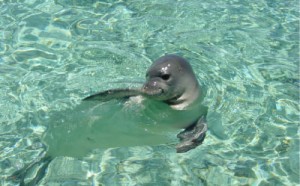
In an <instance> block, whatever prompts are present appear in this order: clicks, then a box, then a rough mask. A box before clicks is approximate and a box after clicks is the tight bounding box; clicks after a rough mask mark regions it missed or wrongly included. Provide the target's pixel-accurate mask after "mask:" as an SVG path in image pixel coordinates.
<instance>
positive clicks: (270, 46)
mask: <svg viewBox="0 0 300 186" xmlns="http://www.w3.org/2000/svg"><path fill="white" fill-rule="evenodd" d="M0 30H1V32H0V86H1V89H0V93H1V99H0V172H1V174H0V175H1V185H12V183H11V182H10V181H8V180H6V179H5V178H6V176H7V175H10V174H11V173H12V172H13V171H14V170H16V169H18V168H21V167H23V166H24V165H25V164H27V163H29V162H32V161H33V160H34V159H35V158H36V157H38V156H39V154H40V153H41V152H42V151H43V149H44V145H43V143H42V136H43V135H45V134H46V133H47V129H49V128H50V127H51V123H62V124H63V123H66V122H65V120H66V121H73V120H74V119H73V120H72V119H69V120H68V119H66V117H68V118H80V115H81V114H83V118H84V114H85V112H81V111H82V110H80V112H79V111H78V112H71V111H74V110H75V111H76V108H77V107H78V105H80V103H81V101H80V100H81V99H82V98H83V97H85V96H87V95H89V94H91V93H94V92H97V91H100V90H105V89H109V88H113V87H118V86H119V85H120V83H116V84H114V83H108V82H124V81H126V82H135V81H139V82H140V81H141V80H142V81H143V79H144V75H145V71H146V69H147V68H148V67H149V66H150V64H151V62H152V61H154V60H155V59H157V58H158V57H160V56H162V55H163V54H165V53H177V54H180V55H182V56H183V57H185V58H186V59H188V60H189V61H190V63H191V64H192V66H193V68H194V70H195V72H196V75H197V77H198V80H199V82H200V83H201V84H202V85H203V86H204V87H205V88H206V89H207V94H206V96H205V98H204V101H203V104H205V105H206V106H208V108H209V111H208V124H209V132H208V133H207V137H206V139H205V141H204V144H203V145H201V146H199V147H198V148H197V149H195V150H193V151H190V152H188V153H185V154H176V153H175V151H174V147H173V146H172V145H168V144H163V145H146V146H142V145H141V146H137V147H123V148H111V149H98V150H97V149H95V151H94V152H92V153H91V154H89V155H86V156H85V157H83V158H80V159H77V158H72V157H70V156H58V157H56V158H55V159H54V161H53V162H51V164H50V166H49V169H48V172H47V174H46V175H45V177H44V178H43V179H42V182H41V185H43V184H44V185H45V184H48V185H49V184H70V185H76V184H78V185H98V184H103V185H261V186H262V185H296V184H299V145H300V144H299V2H298V1H295V0H291V1H279V0H275V1H274V0H254V1H235V0H225V1H218V0H216V1H208V0H204V1H197V0H191V1H179V0H178V1H174V0H157V1H143V0H137V1H130V0H128V1H109V0H107V1H97V0H89V1H79V0H55V1H46V2H44V1H40V0H19V1H3V2H0ZM124 86H127V85H124ZM130 86H133V83H131V84H130ZM116 104H117V103H116ZM117 108H123V106H122V105H117V106H116V109H117ZM108 112H109V111H108ZM111 112H113V110H112V111H111ZM62 113H69V114H68V115H67V116H61V115H60V114H62ZM109 115H110V114H106V115H104V116H109ZM62 119H65V120H63V121H60V120H62ZM67 124H68V125H70V124H71V123H67ZM175 135H176V132H174V136H175ZM32 174H34V171H33V173H32ZM29 177H30V176H29Z"/></svg>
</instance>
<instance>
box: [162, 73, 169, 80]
mask: <svg viewBox="0 0 300 186" xmlns="http://www.w3.org/2000/svg"><path fill="white" fill-rule="evenodd" d="M161 78H162V79H163V80H168V79H170V75H169V74H164V75H162V76H161Z"/></svg>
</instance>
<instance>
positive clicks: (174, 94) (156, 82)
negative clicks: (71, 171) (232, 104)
mask: <svg viewBox="0 0 300 186" xmlns="http://www.w3.org/2000/svg"><path fill="white" fill-rule="evenodd" d="M135 96H141V97H144V98H146V99H149V100H155V101H157V102H159V103H162V105H165V106H164V107H163V108H166V107H168V108H169V110H170V112H172V113H173V114H171V115H169V116H172V118H169V119H170V120H169V121H171V122H169V123H170V125H172V126H174V127H175V128H182V129H183V131H181V132H180V133H179V134H178V135H177V137H178V138H179V140H180V142H179V143H178V144H177V146H176V151H177V152H179V153H180V152H186V151H189V150H191V149H194V148H196V147H197V146H198V145H200V144H201V143H202V142H203V140H204V138H205V133H206V131H207V124H206V120H205V117H206V112H207V108H206V107H204V106H202V105H201V100H202V99H203V93H202V90H201V87H200V85H199V83H198V81H197V78H196V76H195V74H194V72H193V70H192V67H191V65H190V64H189V63H188V62H187V61H186V60H185V59H184V58H182V57H180V56H177V55H165V56H163V57H161V58H159V59H158V60H156V61H155V62H154V63H153V64H152V65H151V66H150V67H149V69H148V70H147V72H146V82H145V83H144V84H143V86H142V87H140V88H125V89H111V90H106V91H103V92H99V93H96V94H94V95H91V96H88V97H86V98H84V99H83V101H94V100H99V101H109V100H112V99H122V98H130V97H135ZM159 114H160V113H154V115H155V116H158V117H157V120H158V123H159V122H160V121H161V120H163V117H160V115H159ZM161 122H162V123H163V121H161ZM82 127H83V128H84V126H81V128H82ZM81 128H80V129H79V130H81ZM112 128H113V127H112ZM59 129H60V128H58V130H59ZM159 130H161V129H160V128H159ZM93 132H94V133H95V135H96V133H97V131H93ZM104 132H105V131H104ZM76 134H77V133H76ZM76 134H75V136H72V137H75V138H76V139H77V138H78V137H76ZM107 135H112V136H110V137H114V135H119V134H118V133H115V134H110V133H109V134H107ZM50 137H53V136H52V135H51V134H50ZM61 137H62V138H63V137H64V136H61ZM150 137H151V136H150ZM103 138H105V136H103ZM78 139H79V140H80V139H81V138H78ZM95 141H96V142H97V141H98V142H99V140H95ZM134 141H136V139H134ZM50 150H51V148H50ZM53 156H55V155H52V154H51V152H50V153H48V152H47V153H44V155H43V156H41V157H40V159H38V160H36V161H34V162H32V163H31V164H29V165H27V166H25V167H24V168H23V169H21V170H18V171H16V172H15V173H14V174H13V175H11V176H10V179H13V180H21V182H20V183H21V185H22V184H24V178H25V176H26V174H27V172H29V170H30V169H31V168H32V167H34V166H35V165H36V164H41V165H42V166H41V168H40V170H39V172H38V174H37V176H36V177H35V178H34V179H33V180H32V181H30V183H32V185H34V184H35V183H38V182H39V180H41V179H42V175H43V174H44V173H45V170H46V169H47V167H48V165H49V163H50V162H51V160H52V159H53V158H54V157H53Z"/></svg>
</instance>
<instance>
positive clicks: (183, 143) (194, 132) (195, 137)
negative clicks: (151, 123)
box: [176, 116, 207, 153]
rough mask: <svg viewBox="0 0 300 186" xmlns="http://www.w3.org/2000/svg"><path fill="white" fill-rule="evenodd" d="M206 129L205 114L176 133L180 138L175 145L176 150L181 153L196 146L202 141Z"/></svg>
mask: <svg viewBox="0 0 300 186" xmlns="http://www.w3.org/2000/svg"><path fill="white" fill-rule="evenodd" d="M206 131H207V124H206V120H205V116H203V117H201V118H200V119H199V120H198V121H197V123H196V124H195V125H192V126H191V127H188V128H186V129H185V130H184V131H182V132H180V133H179V134H178V135H177V137H178V138H179V139H180V143H179V144H178V145H177V146H176V151H177V152H178V153H182V152H187V151H189V150H191V149H194V148H196V147H197V146H199V145H200V144H201V143H202V142H203V140H204V138H205V133H206Z"/></svg>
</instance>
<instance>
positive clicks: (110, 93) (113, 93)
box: [83, 88, 143, 101]
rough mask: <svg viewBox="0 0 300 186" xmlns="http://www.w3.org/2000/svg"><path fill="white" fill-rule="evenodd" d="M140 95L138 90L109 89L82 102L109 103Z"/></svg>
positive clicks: (140, 92)
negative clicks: (113, 100)
mask: <svg viewBox="0 0 300 186" xmlns="http://www.w3.org/2000/svg"><path fill="white" fill-rule="evenodd" d="M142 94H143V93H142V91H141V90H140V89H129V88H125V89H111V90H106V91H103V92H99V93H97V94H94V95H91V96H88V97H86V98H84V99H83V101H109V100H112V99H121V98H128V97H131V96H138V95H142Z"/></svg>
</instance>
